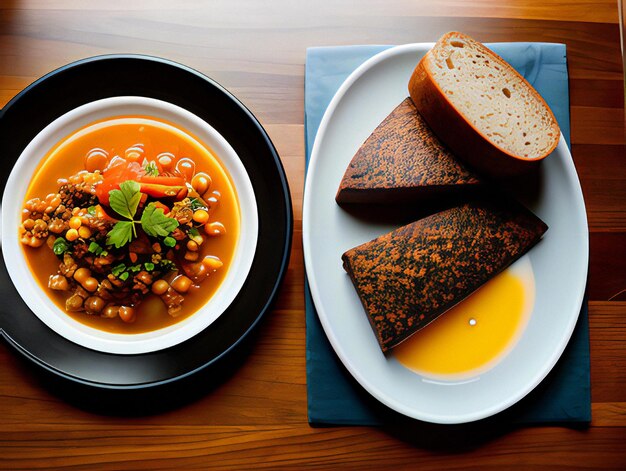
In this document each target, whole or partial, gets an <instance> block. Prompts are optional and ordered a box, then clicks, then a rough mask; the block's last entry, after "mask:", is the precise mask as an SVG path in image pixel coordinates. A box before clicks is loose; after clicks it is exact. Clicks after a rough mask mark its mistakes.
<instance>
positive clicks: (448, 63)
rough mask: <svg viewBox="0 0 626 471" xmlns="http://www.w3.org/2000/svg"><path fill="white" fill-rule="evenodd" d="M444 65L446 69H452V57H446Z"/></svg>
mask: <svg viewBox="0 0 626 471" xmlns="http://www.w3.org/2000/svg"><path fill="white" fill-rule="evenodd" d="M446 65H447V66H448V69H454V63H453V62H452V57H448V58H447V59H446Z"/></svg>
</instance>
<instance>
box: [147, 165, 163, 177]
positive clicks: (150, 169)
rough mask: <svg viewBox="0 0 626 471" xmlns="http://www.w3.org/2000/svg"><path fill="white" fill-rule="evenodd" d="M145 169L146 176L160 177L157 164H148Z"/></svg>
mask: <svg viewBox="0 0 626 471" xmlns="http://www.w3.org/2000/svg"><path fill="white" fill-rule="evenodd" d="M143 169H144V170H145V171H146V175H148V176H151V177H157V176H159V168H158V167H157V165H156V163H155V162H148V163H146V164H145V165H144V166H143Z"/></svg>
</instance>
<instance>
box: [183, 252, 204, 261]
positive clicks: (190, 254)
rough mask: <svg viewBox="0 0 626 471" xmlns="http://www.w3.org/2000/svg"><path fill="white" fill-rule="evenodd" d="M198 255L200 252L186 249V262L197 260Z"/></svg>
mask: <svg viewBox="0 0 626 471" xmlns="http://www.w3.org/2000/svg"><path fill="white" fill-rule="evenodd" d="M199 256H200V254H199V253H198V252H191V251H188V252H187V253H185V260H187V261H188V262H195V261H196V260H198V257H199Z"/></svg>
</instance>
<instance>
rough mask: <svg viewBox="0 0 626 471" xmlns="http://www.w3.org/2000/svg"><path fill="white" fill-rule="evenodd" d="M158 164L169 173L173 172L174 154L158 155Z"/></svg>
mask: <svg viewBox="0 0 626 471" xmlns="http://www.w3.org/2000/svg"><path fill="white" fill-rule="evenodd" d="M157 162H158V163H159V165H160V166H161V167H162V168H163V170H165V171H166V172H169V171H171V170H172V167H173V165H174V154H170V153H169V152H163V153H162V154H159V155H157Z"/></svg>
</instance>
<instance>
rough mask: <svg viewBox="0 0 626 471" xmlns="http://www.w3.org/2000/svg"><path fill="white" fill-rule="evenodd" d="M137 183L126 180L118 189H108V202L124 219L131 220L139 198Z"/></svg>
mask: <svg viewBox="0 0 626 471" xmlns="http://www.w3.org/2000/svg"><path fill="white" fill-rule="evenodd" d="M140 189H141V187H140V186H139V183H137V182H135V181H132V180H127V181H125V182H124V183H121V184H120V189H119V190H111V191H109V204H110V205H111V208H112V209H113V211H115V212H116V213H117V214H119V215H120V216H122V217H125V218H126V219H130V220H132V219H133V217H134V216H135V213H136V212H137V206H139V201H140V200H141V193H140V192H139V190H140Z"/></svg>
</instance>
